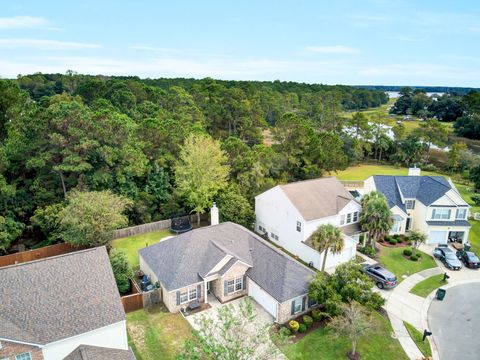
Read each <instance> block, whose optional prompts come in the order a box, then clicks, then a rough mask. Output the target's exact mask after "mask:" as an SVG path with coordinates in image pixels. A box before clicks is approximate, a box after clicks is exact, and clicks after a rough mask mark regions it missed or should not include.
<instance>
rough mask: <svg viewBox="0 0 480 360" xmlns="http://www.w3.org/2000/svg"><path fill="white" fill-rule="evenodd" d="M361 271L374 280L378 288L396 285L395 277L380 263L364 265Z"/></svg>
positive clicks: (389, 287) (388, 287)
mask: <svg viewBox="0 0 480 360" xmlns="http://www.w3.org/2000/svg"><path fill="white" fill-rule="evenodd" d="M363 272H364V273H365V274H367V275H368V276H370V277H371V278H372V279H373V281H375V284H376V285H377V286H378V288H379V289H391V288H394V287H395V286H397V277H396V276H395V275H394V274H392V273H391V272H390V271H388V270H387V269H385V268H383V267H381V266H380V265H364V266H363Z"/></svg>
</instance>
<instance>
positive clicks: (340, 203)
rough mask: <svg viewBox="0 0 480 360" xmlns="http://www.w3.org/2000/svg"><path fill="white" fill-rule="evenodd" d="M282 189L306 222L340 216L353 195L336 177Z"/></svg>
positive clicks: (288, 185) (284, 186) (282, 187)
mask: <svg viewBox="0 0 480 360" xmlns="http://www.w3.org/2000/svg"><path fill="white" fill-rule="evenodd" d="M280 188H281V189H282V191H283V192H284V193H285V195H286V196H287V197H288V199H289V200H290V201H291V202H292V204H293V206H295V207H296V208H297V210H298V211H299V212H300V214H301V215H302V217H303V218H304V219H305V220H306V221H310V220H316V219H321V218H324V217H327V216H333V215H336V214H338V212H339V211H340V210H342V209H343V208H344V207H345V206H346V205H347V204H348V203H349V202H350V201H352V200H353V201H356V200H355V199H354V198H353V196H352V194H350V192H349V191H348V190H347V189H345V187H344V186H343V184H342V183H341V182H340V181H338V180H337V178H335V177H324V178H319V179H313V180H305V181H298V182H294V183H290V184H285V185H280Z"/></svg>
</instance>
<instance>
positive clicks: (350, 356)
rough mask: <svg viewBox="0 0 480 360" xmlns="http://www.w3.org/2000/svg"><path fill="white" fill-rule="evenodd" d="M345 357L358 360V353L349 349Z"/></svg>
mask: <svg viewBox="0 0 480 360" xmlns="http://www.w3.org/2000/svg"><path fill="white" fill-rule="evenodd" d="M347 357H348V358H349V359H350V360H360V354H359V353H358V352H356V353H355V354H352V352H351V351H349V352H348V353H347Z"/></svg>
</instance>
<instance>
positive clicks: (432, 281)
mask: <svg viewBox="0 0 480 360" xmlns="http://www.w3.org/2000/svg"><path fill="white" fill-rule="evenodd" d="M445 284H447V281H445V282H444V281H443V274H439V275H433V276H431V277H429V278H427V279H425V280H423V281H420V282H419V283H418V284H417V285H415V286H414V287H413V288H412V289H411V290H410V292H411V293H412V294H415V295H418V296H421V297H424V298H426V297H427V296H428V295H429V294H430V293H431V292H432V291H433V290H435V289H436V288H439V287H440V286H443V285H445Z"/></svg>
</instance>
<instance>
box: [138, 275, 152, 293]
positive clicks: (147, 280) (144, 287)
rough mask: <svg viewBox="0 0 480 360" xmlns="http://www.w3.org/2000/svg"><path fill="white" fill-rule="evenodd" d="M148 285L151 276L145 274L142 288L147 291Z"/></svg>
mask: <svg viewBox="0 0 480 360" xmlns="http://www.w3.org/2000/svg"><path fill="white" fill-rule="evenodd" d="M148 285H150V277H149V276H148V275H143V278H142V280H140V289H142V291H147V287H148Z"/></svg>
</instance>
